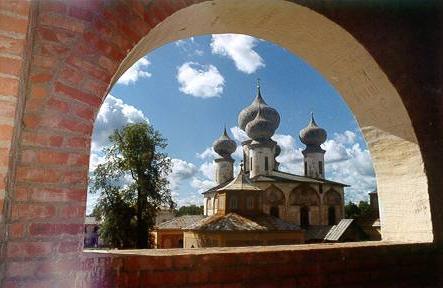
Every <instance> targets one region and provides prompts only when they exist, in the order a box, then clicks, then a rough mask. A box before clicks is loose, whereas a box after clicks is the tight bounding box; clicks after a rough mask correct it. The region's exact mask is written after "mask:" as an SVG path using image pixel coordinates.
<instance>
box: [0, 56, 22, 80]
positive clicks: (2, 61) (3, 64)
mask: <svg viewBox="0 0 443 288" xmlns="http://www.w3.org/2000/svg"><path fill="white" fill-rule="evenodd" d="M21 68H22V60H21V59H16V58H10V57H5V56H0V73H3V74H9V75H14V76H18V75H19V74H20V71H21Z"/></svg>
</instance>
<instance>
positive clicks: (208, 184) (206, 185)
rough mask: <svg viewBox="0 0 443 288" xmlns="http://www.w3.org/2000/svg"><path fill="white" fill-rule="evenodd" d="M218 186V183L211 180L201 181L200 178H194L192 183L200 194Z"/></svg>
mask: <svg viewBox="0 0 443 288" xmlns="http://www.w3.org/2000/svg"><path fill="white" fill-rule="evenodd" d="M215 185H216V183H215V182H214V181H212V180H209V179H201V178H198V177H194V178H193V179H192V181H191V186H192V187H193V188H195V189H197V191H198V192H199V193H202V192H204V191H206V190H208V189H210V188H212V187H214V186H215Z"/></svg>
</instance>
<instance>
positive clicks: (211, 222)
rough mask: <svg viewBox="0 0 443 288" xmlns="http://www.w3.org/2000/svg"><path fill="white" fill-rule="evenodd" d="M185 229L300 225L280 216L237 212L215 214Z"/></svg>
mask: <svg viewBox="0 0 443 288" xmlns="http://www.w3.org/2000/svg"><path fill="white" fill-rule="evenodd" d="M185 230H198V231H207V232H220V231H225V232H228V231H298V230H301V229H300V227H299V226H297V225H295V224H291V223H288V222H285V221H283V220H281V219H280V218H277V217H274V216H271V215H267V214H260V215H255V216H241V215H239V214H236V213H229V214H226V215H213V216H210V217H207V218H205V219H202V220H200V221H199V222H197V223H195V224H193V225H190V226H188V227H186V228H185Z"/></svg>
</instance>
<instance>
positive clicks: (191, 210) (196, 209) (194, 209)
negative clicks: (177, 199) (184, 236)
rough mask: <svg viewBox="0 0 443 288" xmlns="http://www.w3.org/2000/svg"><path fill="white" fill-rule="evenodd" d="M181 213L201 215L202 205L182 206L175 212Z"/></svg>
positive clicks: (178, 214)
mask: <svg viewBox="0 0 443 288" xmlns="http://www.w3.org/2000/svg"><path fill="white" fill-rule="evenodd" d="M183 215H203V206H196V205H189V206H182V207H180V208H179V209H178V211H177V212H176V216H183Z"/></svg>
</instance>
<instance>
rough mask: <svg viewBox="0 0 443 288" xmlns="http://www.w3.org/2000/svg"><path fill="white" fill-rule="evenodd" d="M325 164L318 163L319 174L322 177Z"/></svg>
mask: <svg viewBox="0 0 443 288" xmlns="http://www.w3.org/2000/svg"><path fill="white" fill-rule="evenodd" d="M322 171H323V162H321V161H318V173H319V174H320V175H321V174H322V173H323V172H322Z"/></svg>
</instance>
